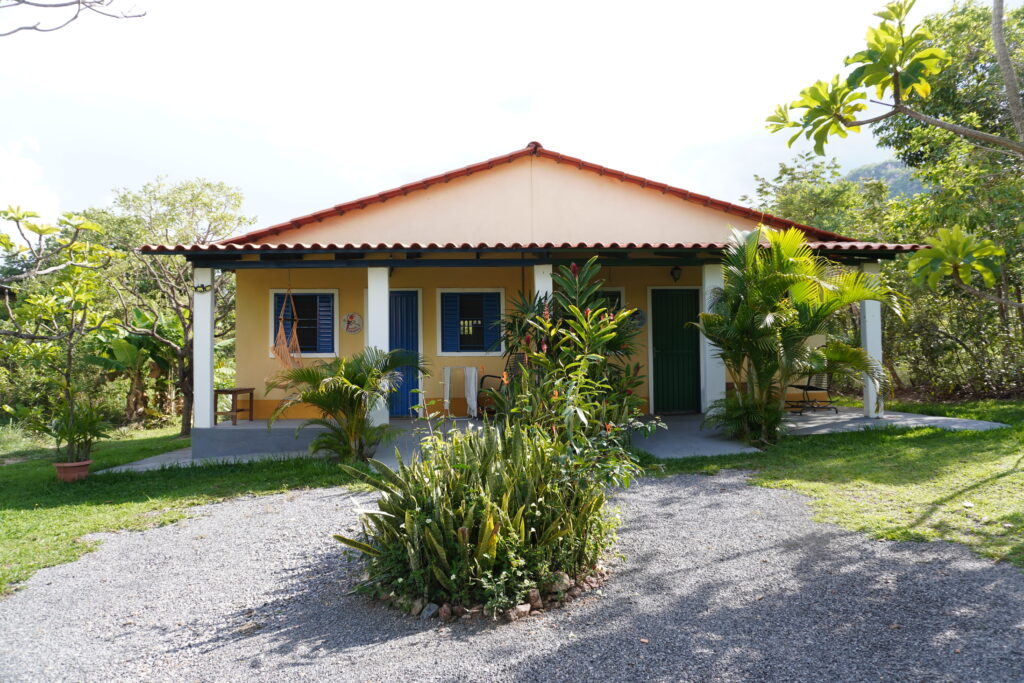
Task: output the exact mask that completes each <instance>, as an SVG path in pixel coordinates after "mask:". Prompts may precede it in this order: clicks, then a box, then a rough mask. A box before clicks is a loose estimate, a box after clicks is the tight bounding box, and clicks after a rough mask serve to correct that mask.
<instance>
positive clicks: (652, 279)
mask: <svg viewBox="0 0 1024 683" xmlns="http://www.w3.org/2000/svg"><path fill="white" fill-rule="evenodd" d="M531 265H532V264H531ZM531 265H527V266H524V267H522V268H519V267H508V266H499V267H480V268H473V267H470V268H464V267H453V268H395V269H394V271H393V273H392V275H391V279H390V287H391V289H418V290H420V306H421V311H422V318H421V327H422V337H421V353H422V354H423V355H424V356H425V357H426V360H427V367H428V369H429V370H430V372H431V376H429V377H427V378H426V380H425V381H424V383H423V385H422V387H421V388H422V389H423V390H424V396H425V397H426V399H427V401H428V403H432V402H435V401H436V404H432V405H433V407H432V410H440V409H441V403H440V401H441V398H442V395H443V390H442V387H441V377H442V368H443V367H444V366H446V365H450V366H474V367H477V368H482V369H483V373H482V374H492V375H501V373H502V371H503V370H504V367H505V358H504V357H503V356H500V355H497V356H495V355H479V356H447V355H445V356H442V355H439V349H440V347H439V339H438V328H439V318H440V315H439V310H438V302H439V291H440V290H442V289H456V290H458V289H469V288H488V289H491V288H497V289H501V290H503V293H504V305H505V309H506V311H507V310H509V309H510V307H511V304H512V302H513V301H514V299H515V297H516V295H517V293H518V292H519V291H532V290H533V269H532V267H531ZM680 270H681V272H680V277H679V280H678V281H674V280H673V279H672V277H671V272H670V271H671V267H670V266H664V267H662V266H658V267H635V266H634V267H608V268H604V269H602V271H601V276H602V278H603V279H604V280H605V286H606V287H609V288H622V289H623V292H624V294H625V297H624V305H626V306H628V307H630V308H639V309H641V310H643V311H645V312H646V311H647V310H648V303H647V291H648V288H649V287H673V286H675V287H678V286H692V287H699V286H700V283H701V271H700V268H699V267H683V268H681V269H680ZM289 286H290V287H291V288H292V289H293V290H300V289H314V290H324V289H336V290H338V303H339V308H338V314H339V318H340V319H342V320H343V319H344V317H345V316H346V315H347V314H348V313H358V314H359V315H360V316H362V317H363V319H364V320H365V318H366V311H365V304H364V301H365V291H366V270H365V269H364V268H310V269H265V270H264V269H243V270H239V271H238V273H237V294H236V302H237V303H236V313H237V316H236V318H237V323H236V330H237V336H236V343H235V347H236V371H237V379H236V382H237V386H240V387H254V388H255V389H256V410H255V417H256V418H257V419H264V418H266V417H268V416H269V415H270V413H271V411H272V410H273V409H274V407H275V406H276V405H277V404H278V402H279V401H280V400H281V398H282V397H283V396H284V394H283V393H282V392H280V391H275V392H271V393H270V394H266V393H265V387H266V384H267V381H268V380H269V379H270V378H271V377H273V376H274V375H275V374H276V373H277V372H278V371H279V370H280V365H279V364H278V362H277V360H276V359H275V358H273V356H271V354H270V348H271V346H272V344H273V339H272V334H273V331H276V321H273V322H272V318H273V311H272V308H271V297H270V291H271V290H272V289H286V288H288V287H289ZM649 330H650V324H649V321H648V324H645V325H644V328H643V330H642V331H641V334H640V335H639V336H638V337H637V352H636V355H635V357H634V358H633V359H631V360H632V361H633V362H639V363H641V364H642V365H643V366H645V367H646V365H647V338H648V332H649ZM338 336H339V342H340V351H341V353H342V354H343V355H351V354H353V353H355V352H357V351H359V350H360V349H362V348H363V344H364V341H363V333H362V332H360V333H358V334H349V333H347V332H345V331H344V324H343V323H342V324H341V325H340V326H339V333H338ZM319 361H320V359H306V360H305V361H304V362H307V363H312V362H319ZM462 377H463V376H462V374H461V372H458V371H456V372H455V373H454V375H453V378H452V403H451V409H452V413H453V414H456V415H464V414H465V413H466V404H465V399H464V393H463V386H464V385H463V379H462ZM637 393H638V394H640V395H641V396H643V397H644V398H645V400H646V398H647V394H648V388H647V382H646V380H645V381H644V384H643V386H641V387H640V389H639V391H638V392H637ZM240 403H241V404H242V405H244V404H245V403H246V401H244V400H243V401H241V402H240ZM312 416H313V414H312V413H311V412H310V411H308V410H295V411H292V412H290V413H289V414H287V415H286V416H285V417H312Z"/></svg>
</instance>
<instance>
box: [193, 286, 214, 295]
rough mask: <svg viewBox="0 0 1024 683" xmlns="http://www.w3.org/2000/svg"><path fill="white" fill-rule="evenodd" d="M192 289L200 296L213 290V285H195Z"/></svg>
mask: <svg viewBox="0 0 1024 683" xmlns="http://www.w3.org/2000/svg"><path fill="white" fill-rule="evenodd" d="M193 289H195V290H196V291H197V292H199V293H200V294H204V293H206V292H209V291H210V290H211V289H213V285H195V286H194V287H193Z"/></svg>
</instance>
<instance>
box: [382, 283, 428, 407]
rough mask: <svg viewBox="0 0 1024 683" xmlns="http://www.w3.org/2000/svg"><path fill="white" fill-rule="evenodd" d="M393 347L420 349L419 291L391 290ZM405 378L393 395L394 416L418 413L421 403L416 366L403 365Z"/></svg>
mask: <svg viewBox="0 0 1024 683" xmlns="http://www.w3.org/2000/svg"><path fill="white" fill-rule="evenodd" d="M390 326H391V334H390V347H391V350H392V351H394V350H395V349H405V350H406V351H416V352H417V353H418V352H419V350H420V320H419V292H414V291H413V292H408V291H395V292H391V312H390ZM402 374H403V375H404V378H403V380H402V384H401V386H399V387H398V391H396V392H395V393H393V394H391V399H390V401H389V404H390V405H389V407H390V413H391V415H392V416H394V417H408V416H409V415H415V414H416V413H415V411H414V410H413V406H415V405H418V404H419V403H420V399H419V394H417V393H413V392H414V391H415V390H416V389H419V387H420V376H419V373H417V372H416V370H415V368H402Z"/></svg>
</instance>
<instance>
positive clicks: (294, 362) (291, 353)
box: [270, 287, 302, 368]
mask: <svg viewBox="0 0 1024 683" xmlns="http://www.w3.org/2000/svg"><path fill="white" fill-rule="evenodd" d="M285 296H287V297H288V298H287V299H286V300H285V303H284V305H282V306H281V312H280V313H279V314H278V315H277V335H276V336H275V337H274V345H273V346H272V347H270V351H271V353H273V354H274V357H275V358H277V362H278V363H280V364H281V367H283V368H298V367H301V366H302V353H301V351H300V349H299V331H298V327H299V326H298V325H297V324H296V323H297V322H298V318H296V317H295V299H293V298H292V290H291V287H289V288H288V292H287V294H286V295H285ZM286 309H287V310H288V311H289V312H290V313H291V317H290V318H288V320H289V321H291V324H292V335H291V339H289V338H288V334H287V333H286V332H285V327H284V321H285V317H284V312H285V310H286Z"/></svg>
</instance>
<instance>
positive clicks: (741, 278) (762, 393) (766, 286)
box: [696, 227, 902, 444]
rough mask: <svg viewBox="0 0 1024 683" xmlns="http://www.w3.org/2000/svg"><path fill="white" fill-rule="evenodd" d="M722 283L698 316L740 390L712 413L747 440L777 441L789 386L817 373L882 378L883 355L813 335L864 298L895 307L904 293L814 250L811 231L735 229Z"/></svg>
mask: <svg viewBox="0 0 1024 683" xmlns="http://www.w3.org/2000/svg"><path fill="white" fill-rule="evenodd" d="M722 268H723V286H722V288H721V289H720V290H718V291H716V292H715V293H714V295H713V297H714V298H713V303H712V307H711V311H710V312H709V313H702V314H701V315H700V322H699V323H696V325H697V327H698V328H699V329H700V331H701V332H702V333H703V334H704V335H705V336H706V337H707V338H708V339H709V340H711V342H712V343H713V344H715V346H717V347H718V355H719V357H721V358H722V361H723V363H724V364H725V367H726V369H727V370H728V372H729V374H730V375H731V376H732V377H733V380H734V382H735V383H736V386H737V388H736V390H734V391H733V392H732V394H730V396H728V397H727V398H726V400H725V401H724V402H722V403H720V404H719V405H717V406H715V407H713V409H712V411H711V413H710V414H709V418H708V421H709V422H711V423H713V424H721V425H723V426H725V427H726V429H727V430H729V431H730V432H732V433H733V434H735V435H737V436H740V437H741V438H743V439H744V440H746V441H751V442H762V443H766V444H767V443H773V442H774V441H775V440H776V439H777V437H778V431H779V427H780V425H781V423H782V418H783V417H784V414H785V403H786V388H787V387H788V386H789V385H790V384H792V383H793V382H794V381H796V379H797V378H799V377H802V376H805V375H807V374H812V373H814V372H819V371H826V372H831V373H833V374H844V375H851V374H860V373H863V374H864V375H866V376H867V377H868V381H872V382H876V383H877V384H879V385H880V384H882V383H883V382H884V373H883V371H882V368H881V365H880V364H879V362H878V360H877V359H872V358H870V357H869V356H868V355H867V354H866V353H865V352H864V351H863V349H859V348H856V347H852V346H848V345H845V344H840V343H839V342H832V343H830V344H828V345H826V346H825V347H824V348H822V349H812V348H810V347H809V345H808V343H807V342H808V339H809V338H810V337H812V336H815V335H819V334H823V333H825V332H826V331H827V325H828V322H829V320H830V319H831V318H832V316H834V315H835V314H836V313H838V312H839V311H841V310H842V309H843V308H845V307H847V306H849V305H852V304H855V303H858V302H861V301H879V302H881V303H882V304H883V305H885V306H886V307H888V308H889V309H890V310H892V311H894V312H895V313H896V314H897V315H902V312H901V309H900V302H901V297H900V295H899V294H897V293H896V292H895V291H893V290H892V289H891V288H889V287H888V286H887V285H886V284H884V283H883V282H882V281H881V280H880V279H879V278H878V277H877V276H875V275H868V274H865V273H860V272H854V271H849V270H844V269H840V268H838V267H837V266H836V264H834V263H832V262H831V261H829V260H828V259H826V258H824V257H822V256H818V255H816V254H815V253H814V252H813V251H812V250H811V248H810V247H809V246H808V244H807V239H806V237H805V235H804V234H803V233H802V232H800V231H799V230H796V229H790V230H786V231H784V232H780V231H776V230H770V229H767V228H763V227H760V228H758V229H756V230H753V231H750V232H740V231H736V230H734V231H733V234H732V236H731V237H730V239H729V244H728V246H727V247H726V250H725V258H724V259H723V265H722Z"/></svg>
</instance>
